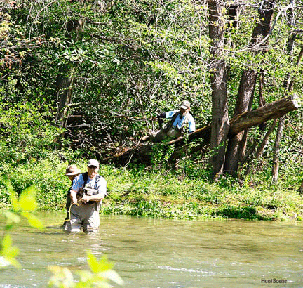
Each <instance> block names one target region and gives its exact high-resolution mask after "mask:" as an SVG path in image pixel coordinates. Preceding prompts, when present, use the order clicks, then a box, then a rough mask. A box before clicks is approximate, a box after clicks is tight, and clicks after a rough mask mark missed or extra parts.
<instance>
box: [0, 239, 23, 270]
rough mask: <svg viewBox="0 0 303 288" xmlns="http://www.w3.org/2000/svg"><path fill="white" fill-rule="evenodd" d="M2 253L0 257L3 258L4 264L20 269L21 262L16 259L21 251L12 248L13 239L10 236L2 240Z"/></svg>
mask: <svg viewBox="0 0 303 288" xmlns="http://www.w3.org/2000/svg"><path fill="white" fill-rule="evenodd" d="M1 248H2V249H1V252H0V255H1V256H3V258H4V259H3V260H4V262H3V263H4V264H5V266H7V265H6V264H7V263H10V265H12V266H15V267H16V268H20V264H19V262H18V261H17V260H16V257H17V256H18V254H19V249H18V248H16V247H13V246H12V239H11V236H10V235H8V234H7V235H5V236H4V238H3V239H2V244H1Z"/></svg>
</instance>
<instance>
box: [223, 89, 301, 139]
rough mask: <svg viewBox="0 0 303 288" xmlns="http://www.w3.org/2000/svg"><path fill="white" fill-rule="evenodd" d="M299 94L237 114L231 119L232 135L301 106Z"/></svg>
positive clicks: (230, 131) (230, 132)
mask: <svg viewBox="0 0 303 288" xmlns="http://www.w3.org/2000/svg"><path fill="white" fill-rule="evenodd" d="M297 99H298V96H296V95H293V96H290V97H288V98H283V99H280V100H277V101H274V102H272V103H269V104H266V105H265V106H263V107H260V108H258V109H256V110H253V111H248V112H244V113H242V114H240V115H237V116H236V117H235V118H233V119H232V120H231V121H230V130H229V134H230V135H236V134H237V133H239V132H241V131H242V130H244V129H247V128H250V127H252V126H256V125H259V124H261V123H263V122H266V121H268V120H270V119H275V118H279V117H282V116H283V115H285V114H286V113H288V112H291V111H294V110H296V109H298V108H299V103H298V101H297Z"/></svg>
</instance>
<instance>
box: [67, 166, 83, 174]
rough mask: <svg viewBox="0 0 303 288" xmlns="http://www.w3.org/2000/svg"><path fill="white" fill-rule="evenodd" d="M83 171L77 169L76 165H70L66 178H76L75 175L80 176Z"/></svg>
mask: <svg viewBox="0 0 303 288" xmlns="http://www.w3.org/2000/svg"><path fill="white" fill-rule="evenodd" d="M80 173H81V171H80V169H78V168H77V166H76V165H70V166H68V167H67V168H66V172H65V175H66V176H74V175H77V174H80Z"/></svg>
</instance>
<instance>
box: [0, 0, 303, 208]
mask: <svg viewBox="0 0 303 288" xmlns="http://www.w3.org/2000/svg"><path fill="white" fill-rule="evenodd" d="M302 14H303V5H302V3H301V2H299V1H295V0H292V1H211V0H209V1H194V0H192V1H189V0H178V1H175V0H146V1H143V0H139V1H138V0H136V1H131V0H125V1H118V0H113V1H102V0H100V1H84V0H83V1H80V0H79V1H71V0H69V1H65V0H60V1H58V0H56V1H52V0H39V1H38V0H37V1H26V0H23V1H19V0H15V1H10V0H5V1H1V3H0V41H1V50H0V83H1V86H0V97H1V103H0V111H1V113H0V129H1V134H0V155H1V157H0V158H1V160H0V162H1V163H0V165H1V175H2V176H1V177H2V178H3V179H4V178H5V179H6V178H7V177H8V178H9V179H10V180H11V181H12V184H13V186H14V189H15V190H16V191H22V190H23V189H24V188H26V187H28V186H29V185H31V184H33V183H34V184H36V185H37V183H35V178H39V176H38V174H39V173H43V169H46V170H47V171H48V172H49V173H50V174H51V173H53V175H47V176H45V175H44V176H43V177H44V178H43V179H44V180H45V179H47V181H46V182H47V183H48V184H45V183H46V182H45V181H44V184H41V183H42V182H43V180H42V179H40V180H39V181H40V182H39V183H40V184H38V186H39V185H40V186H41V187H40V188H41V189H42V190H44V191H49V190H54V189H59V190H60V191H61V190H64V189H65V188H64V187H65V186H66V185H67V184H66V182H64V183H63V184H62V183H61V184H60V183H59V182H60V181H61V180H62V179H63V177H64V176H62V177H61V176H58V175H59V174H56V175H55V170H56V169H57V170H58V166H56V165H59V167H61V168H60V169H61V170H60V169H59V170H60V171H58V173H62V174H64V172H63V171H64V167H66V165H67V164H68V163H73V162H79V161H80V159H83V158H89V157H96V158H98V159H99V160H100V161H101V162H102V163H104V164H109V165H111V164H113V163H115V164H117V163H118V164H119V157H120V156H121V155H123V153H125V152H129V151H132V149H133V147H138V146H140V145H141V144H140V138H141V137H142V136H144V135H146V134H147V133H148V130H149V129H153V130H154V129H157V123H156V121H155V116H156V115H157V114H158V113H160V112H162V111H168V110H172V109H176V108H177V107H178V106H179V103H180V102H181V100H183V99H188V100H189V101H190V102H191V104H192V108H191V113H192V114H193V116H194V117H195V120H196V123H197V126H198V128H199V129H200V128H203V127H205V126H206V127H208V130H206V131H207V133H206V137H205V134H204V136H203V137H196V138H195V139H194V141H189V140H191V139H189V140H188V139H185V140H184V141H185V144H183V146H182V147H183V148H182V149H181V150H180V147H179V148H178V153H176V151H175V146H174V145H165V144H159V145H154V146H153V147H152V150H149V151H148V153H149V156H150V158H149V163H148V164H146V163H144V162H142V161H140V159H142V153H141V154H140V153H139V154H136V155H135V154H128V158H127V161H124V162H123V163H122V164H123V166H125V167H128V168H134V169H143V170H144V171H146V169H147V170H148V171H150V170H152V169H154V168H155V169H156V170H159V169H160V170H161V169H164V170H165V171H166V172H167V171H173V170H174V169H176V168H177V170H176V171H175V173H176V177H178V179H181V180H182V179H184V177H185V178H186V177H189V178H194V177H196V178H197V179H203V181H204V180H205V181H208V182H211V181H212V180H213V179H217V180H218V179H221V180H218V181H221V182H220V183H221V184H222V185H223V186H224V185H227V187H229V188H231V187H232V186H233V184H231V183H234V182H233V181H234V180H233V179H237V181H238V180H239V181H240V185H243V183H244V185H247V186H249V187H250V186H251V187H255V186H256V185H259V184H260V183H262V184H263V185H272V184H276V185H279V183H284V184H281V185H284V186H283V189H284V190H285V189H292V190H293V192H292V193H293V194H292V195H297V194H298V193H297V189H298V188H299V187H300V185H301V182H302V159H303V157H302V155H303V150H302V149H303V148H302V147H303V145H302V144H303V123H302V119H303V112H302V108H300V106H301V104H302V95H303V91H302V90H303V87H302V85H303V81H302V75H303V73H302V67H303V66H302V54H303V38H302V36H303V22H302V19H303V17H302V16H303V15H302ZM293 98H295V101H293V100H292V99H293ZM281 99H282V100H281ZM283 99H286V100H285V102H283V101H284V100H283ZM275 101H278V102H277V103H278V104H275V103H276V102H275ZM279 101H282V102H279ZM270 103H274V104H273V105H272V106H270V107H273V110H274V111H273V112H272V113H271V114H270V113H269V112H268V111H269V110H266V109H267V108H266V107H268V106H266V105H269V104H270ZM279 103H282V104H281V106H279ZM262 107H263V108H262ZM264 107H265V108H266V109H265V110H262V109H264ZM257 109H261V110H260V111H261V112H260V115H261V116H260V115H257V116H256V115H255V114H247V115H248V116H247V118H246V120H245V119H244V120H245V121H246V122H247V121H248V122H249V121H252V120H255V119H259V118H260V117H261V121H259V122H255V123H254V124H252V125H250V126H248V127H249V128H247V127H246V128H245V129H244V128H243V127H242V128H241V129H242V130H240V131H237V132H231V131H233V130H232V129H231V128H230V127H232V123H235V119H237V116H239V115H240V116H239V117H240V119H242V118H241V117H243V115H244V116H245V115H246V114H245V113H248V112H250V111H255V110H257ZM258 111H259V110H258ZM270 111H271V110H270ZM243 113H244V114H243ZM269 114H270V116H269V117H264V116H267V115H269ZM239 117H238V118H239ZM262 117H263V118H262ZM245 121H244V122H245ZM129 155H130V156H129ZM172 158H174V159H173V161H171V159H172ZM117 159H118V160H117ZM58 163H61V164H58ZM172 164H173V165H172ZM60 165H61V166H60ZM120 165H121V163H120ZM133 165H134V166H133ZM138 167H139V168H138ZM84 169H85V168H84ZM171 169H173V170H171ZM136 171H137V170H136ZM161 171H162V170H161ZM166 172H165V173H166ZM167 173H168V172H167ZM108 174H109V175H110V174H111V173H109V172H108ZM229 174H231V175H232V178H229V177H230V176H228V175H229ZM222 175H224V176H222ZM220 176H221V178H220ZM51 177H53V178H55V179H54V180H50V178H51ZM2 178H1V179H2ZM226 179H228V180H226ZM62 181H63V180H62ZM222 181H223V182H222ZM279 181H281V182H279ZM4 183H5V181H4V180H2V186H3V187H5V184H4ZM285 183H286V186H285ZM43 185H44V186H43ZM46 186H47V187H46ZM274 187H277V186H274ZM285 187H286V188H285ZM123 189H124V188H123ZM123 189H122V190H123ZM273 189H274V190H275V189H277V188H273ZM143 190H144V189H143ZM271 191H272V190H271ZM44 193H45V192H44ZM197 193H198V192H197ZM201 193H202V192H201ZM43 195H44V194H43ZM1 197H2V200H3V203H6V202H7V201H8V197H7V192H6V190H5V189H4V188H3V190H2V192H1ZM52 197H54V196H52ZM272 197H274V196H272ZM294 197H297V196H294ZM63 198H64V193H63V192H62V193H61V196H60V197H59V198H58V199H57V200H56V201H55V202H54V203H59V202H60V201H61V202H62V201H63ZM50 199H51V198H50ZM298 199H299V198H296V200H294V201H299V200H298ZM300 201H301V200H300ZM61 202H60V203H61ZM273 207H274V206H273ZM273 209H274V208H273ZM300 209H301V208H300Z"/></svg>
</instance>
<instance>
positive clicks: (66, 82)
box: [56, 73, 73, 128]
mask: <svg viewBox="0 0 303 288" xmlns="http://www.w3.org/2000/svg"><path fill="white" fill-rule="evenodd" d="M56 86H57V87H56V90H57V99H58V109H57V116H56V120H57V121H58V122H59V125H60V127H61V128H66V125H67V116H68V111H69V105H70V104H71V102H72V86H73V78H72V77H71V76H66V75H64V73H61V74H60V75H58V77H57V85H56Z"/></svg>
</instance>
